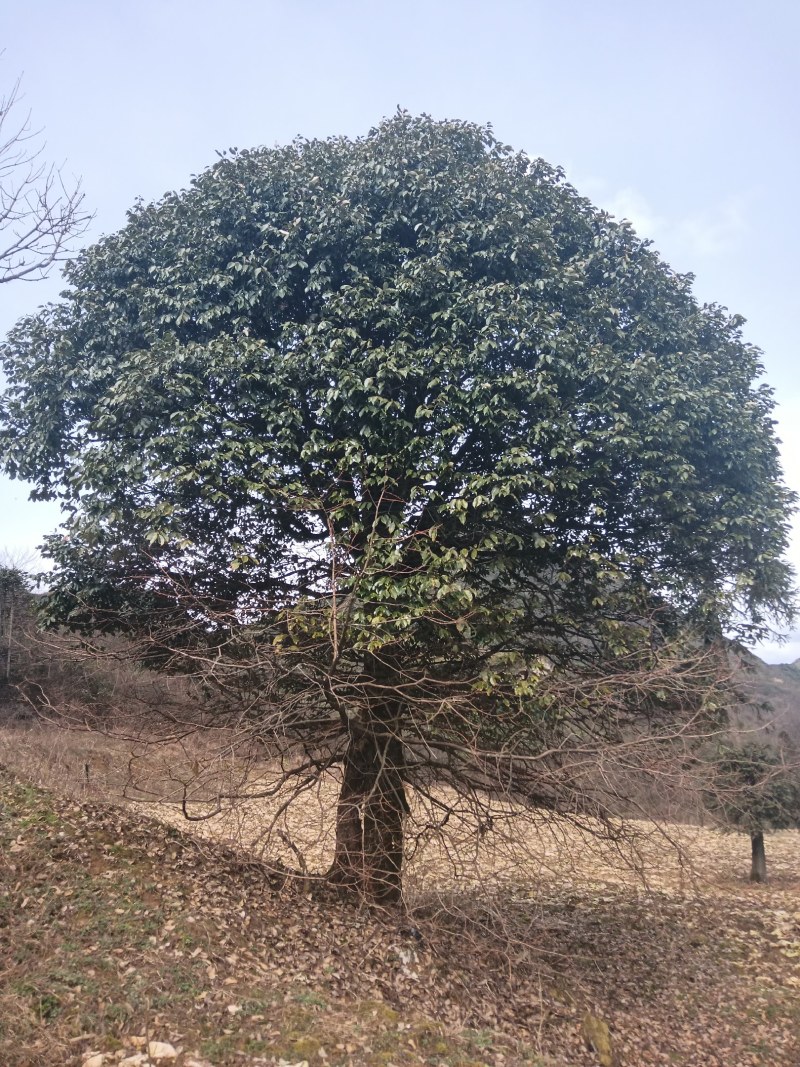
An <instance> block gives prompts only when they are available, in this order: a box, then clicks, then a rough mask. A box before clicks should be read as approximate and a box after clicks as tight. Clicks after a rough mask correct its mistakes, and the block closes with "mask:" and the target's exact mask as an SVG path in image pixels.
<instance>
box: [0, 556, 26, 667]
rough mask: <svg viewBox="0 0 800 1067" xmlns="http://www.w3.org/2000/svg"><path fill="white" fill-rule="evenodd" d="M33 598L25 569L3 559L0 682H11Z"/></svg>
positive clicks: (0, 568)
mask: <svg viewBox="0 0 800 1067" xmlns="http://www.w3.org/2000/svg"><path fill="white" fill-rule="evenodd" d="M30 601H31V581H30V578H29V577H28V575H27V574H26V572H25V571H24V570H23V569H22V567H21V566H20V565H19V564H18V563H17V561H15V560H13V559H11V558H8V557H5V558H0V684H2V683H5V684H6V685H8V684H9V683H10V682H11V664H12V651H13V648H14V641H15V637H16V631H17V630H18V629H19V626H20V623H21V619H20V616H21V615H23V614H25V609H26V608H28V607H29V606H30Z"/></svg>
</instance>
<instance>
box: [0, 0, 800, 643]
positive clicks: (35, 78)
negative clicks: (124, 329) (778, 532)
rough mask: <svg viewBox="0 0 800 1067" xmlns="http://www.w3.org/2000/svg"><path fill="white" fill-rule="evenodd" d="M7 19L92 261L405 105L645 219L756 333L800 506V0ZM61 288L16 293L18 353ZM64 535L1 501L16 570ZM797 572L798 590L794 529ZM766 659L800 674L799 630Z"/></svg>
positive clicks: (160, 10)
mask: <svg viewBox="0 0 800 1067" xmlns="http://www.w3.org/2000/svg"><path fill="white" fill-rule="evenodd" d="M4 8H5V10H4V11H3V12H0V49H3V51H2V55H1V56H0V95H5V94H7V92H8V91H9V89H10V88H11V86H12V85H13V83H14V81H15V79H16V78H17V77H18V76H19V75H22V77H23V81H22V90H23V93H24V101H23V107H24V108H25V109H29V110H30V112H31V115H32V122H33V125H34V126H35V127H36V128H41V129H42V130H43V134H42V136H43V138H44V139H45V140H46V153H47V157H48V158H49V159H51V160H52V161H54V162H55V163H57V164H59V165H63V170H64V173H65V175H67V176H72V175H74V176H80V177H81V178H82V182H83V190H84V192H85V195H86V205H87V207H88V208H89V210H91V211H92V212H93V213H94V220H93V223H92V225H91V228H90V230H89V232H88V233H87V235H86V236H85V238H84V239H83V240H84V243H89V242H91V241H92V240H93V239H97V238H98V237H99V236H101V235H102V234H104V233H110V232H113V231H115V230H117V229H119V228H120V227H121V226H122V225H124V223H125V212H126V210H127V209H128V208H129V207H131V205H132V204H133V203H134V201H135V200H136V199H137V198H139V197H142V198H143V199H145V200H153V199H157V198H158V197H160V196H161V195H162V194H163V193H165V192H166V191H168V190H171V189H179V188H183V187H185V186H186V185H187V183H188V182H189V181H190V179H191V176H192V175H193V174H197V173H199V172H200V171H202V170H203V169H205V167H207V166H209V165H211V164H213V162H214V161H215V159H216V158H217V157H216V155H215V150H217V149H225V148H229V147H233V146H236V147H239V148H244V147H253V146H256V145H275V144H284V143H286V142H287V141H289V140H291V139H292V138H293V137H295V136H296V135H302V136H304V137H326V136H329V135H336V134H345V135H347V136H358V135H360V134H364V133H366V132H367V130H369V129H370V127H372V126H374V125H375V124H376V123H377V122H379V121H380V119H381V118H383V117H385V116H388V115H391V114H392V113H393V112H394V111H395V110H396V109H397V107H398V106H401V107H403V108H405V109H407V110H409V111H411V112H414V113H419V112H425V113H427V114H430V115H432V116H433V117H434V118H458V119H467V120H470V121H473V122H479V123H486V122H490V123H492V125H493V127H494V131H495V133H496V135H497V136H498V137H499V138H500V139H501V140H502V141H504V142H505V143H507V144H510V145H512V146H513V147H514V148H516V149H522V150H524V151H526V152H528V154H529V155H531V156H541V157H543V158H544V159H546V160H548V162H550V163H552V164H557V165H560V166H562V167H563V168H564V169H565V170H566V172H567V176H568V177H569V180H570V181H571V182H572V183H573V185H575V186H576V187H577V189H578V190H579V191H580V192H581V193H582V194H583V195H585V196H588V197H589V198H590V199H591V200H592V201H594V203H596V204H597V205H598V206H600V207H603V208H606V209H608V210H610V211H612V212H613V213H614V214H616V215H618V216H619V217H620V218H627V219H629V220H630V221H631V222H632V223H633V224H634V226H635V227H636V229H637V230H638V232H639V233H640V234H641V235H642V236H645V237H649V238H652V240H653V242H654V244H655V247H656V248H657V249H658V250H659V252H660V253H661V254H662V255H663V257H664V258H665V259H666V260H667V262H669V263H670V264H671V265H672V266H673V267H674V268H675V269H677V270H679V271H681V272H687V271H691V272H692V273H693V274H694V275H695V293H696V295H697V297H698V298H699V299H700V300H701V301H714V302H716V303H720V304H723V305H725V306H726V307H728V308H730V310H731V311H732V312H736V313H739V314H742V315H744V316H745V317H746V318H747V320H748V323H747V326H746V328H745V337H746V339H747V340H748V341H751V342H753V343H754V344H757V345H758V346H759V347H760V348H761V349H762V350H763V353H764V358H763V361H764V367H765V377H766V381H767V382H768V383H769V384H770V385H771V386H772V388H773V389H774V391H775V399H776V401H777V404H778V406H777V409H776V419H777V428H778V434H779V436H780V438H781V440H782V457H783V465H784V471H785V478H786V481H787V483H788V484H789V485H790V486H791V487H792V488H794V489H795V490H796V491H798V492H800V361H798V353H797V342H796V332H797V331H796V319H797V315H798V311H800V303H798V296H797V294H798V292H800V284H799V283H800V266H799V265H798V264H799V263H800V258H799V257H798V249H800V211H798V210H797V207H796V197H797V174H798V172H800V123H798V118H797V116H798V113H800V62H798V60H799V59H800V4H798V3H797V2H796V0H762V3H761V4H759V5H755V4H753V3H752V2H747V3H743V2H741V0H691V2H687V0H671V2H670V3H668V4H667V3H658V4H657V3H654V2H653V3H642V2H641V0H604V2H598V0H572V2H571V3H569V4H557V3H553V2H552V0H546V2H544V0H492V2H491V3H487V2H486V0H484V2H480V3H479V2H473V0H462V2H457V0H425V2H421V0H404V2H403V3H402V4H394V3H393V4H389V3H384V4H381V3H376V2H375V0H371V2H369V3H367V2H361V0H352V2H348V0H324V2H323V0H281V2H278V0H261V2H258V0H226V2H225V3H224V4H220V3H218V2H211V0H136V2H135V3H134V2H132V0H127V2H126V0H120V2H118V3H108V2H107V0H71V2H70V3H69V4H65V3H64V2H63V0H37V2H36V3H35V4H33V3H31V4H21V3H17V4H6V5H4ZM59 289H60V285H59V281H58V277H57V276H54V277H52V278H51V279H48V280H47V281H45V282H38V283H32V282H18V283H13V284H8V285H4V286H0V337H2V336H4V335H5V333H6V332H7V330H8V329H9V328H10V327H11V326H12V325H13V324H14V322H15V321H16V320H17V319H18V318H19V317H20V316H21V315H24V314H26V313H28V312H31V311H33V310H35V308H36V307H38V306H39V305H40V304H42V303H44V302H47V301H49V300H52V299H55V298H56V296H57V294H58V292H59ZM57 524H58V511H57V509H56V508H55V506H54V505H51V504H33V503H30V502H28V501H27V487H25V486H24V485H22V484H20V483H10V482H8V481H6V480H3V481H2V482H0V551H3V550H5V551H6V553H12V554H14V555H17V556H19V555H25V554H27V553H29V552H30V550H31V549H33V548H35V546H36V545H37V544H38V543H39V542H40V540H41V538H42V536H43V535H44V534H45V533H47V532H49V531H51V530H53V529H54V528H55V527H56V526H57ZM791 560H792V562H793V563H794V566H795V568H796V569H797V570H798V572H800V525H798V524H797V523H796V524H795V535H794V539H793V542H792V549H791ZM786 637H787V640H786V642H785V643H784V644H782V645H778V644H776V643H774V642H771V643H768V644H765V645H762V646H758V647H757V649H756V651H757V652H758V653H759V654H760V655H762V656H763V657H764V658H765V659H768V660H770V661H771V662H787V661H792V660H794V659H796V658H798V656H800V630H797V631H795V632H794V633H793V634H788V635H786Z"/></svg>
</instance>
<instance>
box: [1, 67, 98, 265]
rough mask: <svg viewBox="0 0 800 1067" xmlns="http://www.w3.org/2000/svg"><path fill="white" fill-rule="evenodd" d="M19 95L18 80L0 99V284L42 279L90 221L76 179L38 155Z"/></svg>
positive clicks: (36, 136) (37, 143)
mask: <svg viewBox="0 0 800 1067" xmlns="http://www.w3.org/2000/svg"><path fill="white" fill-rule="evenodd" d="M21 99H22V98H21V94H20V80H19V79H17V81H16V82H15V83H14V85H13V87H12V89H11V91H10V92H9V93H8V95H6V96H3V97H1V98H0V283H3V282H13V281H20V280H28V281H36V280H40V279H42V278H44V277H46V276H47V274H48V272H49V270H50V268H51V267H52V266H53V264H54V263H57V262H58V261H60V260H63V259H65V258H66V257H67V256H69V255H70V253H71V252H72V250H73V249H72V242H73V241H74V240H75V238H77V237H80V235H81V234H82V233H83V232H84V231H85V230H86V227H87V226H88V224H89V221H90V220H91V215H90V214H89V213H88V212H86V210H85V209H84V194H83V192H82V191H81V184H80V181H72V182H70V181H67V180H66V178H65V176H64V173H63V171H62V170H61V169H60V168H59V167H56V166H55V165H54V164H52V163H48V162H46V161H45V160H44V159H43V158H42V157H43V151H44V144H43V143H42V142H41V140H40V134H41V131H40V130H36V129H34V128H33V127H32V125H31V118H30V113H28V114H25V113H24V112H23V113H20V103H21Z"/></svg>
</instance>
